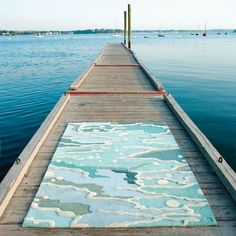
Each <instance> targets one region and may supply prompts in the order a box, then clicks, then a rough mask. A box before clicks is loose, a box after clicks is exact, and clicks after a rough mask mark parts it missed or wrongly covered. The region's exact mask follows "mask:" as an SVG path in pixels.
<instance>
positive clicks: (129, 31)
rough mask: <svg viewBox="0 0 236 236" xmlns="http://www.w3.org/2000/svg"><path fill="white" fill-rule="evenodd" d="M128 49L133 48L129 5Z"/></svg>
mask: <svg viewBox="0 0 236 236" xmlns="http://www.w3.org/2000/svg"><path fill="white" fill-rule="evenodd" d="M128 48H131V5H130V4H128Z"/></svg>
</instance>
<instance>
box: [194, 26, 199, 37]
mask: <svg viewBox="0 0 236 236" xmlns="http://www.w3.org/2000/svg"><path fill="white" fill-rule="evenodd" d="M195 35H196V36H198V35H199V24H198V26H197V32H196V33H195Z"/></svg>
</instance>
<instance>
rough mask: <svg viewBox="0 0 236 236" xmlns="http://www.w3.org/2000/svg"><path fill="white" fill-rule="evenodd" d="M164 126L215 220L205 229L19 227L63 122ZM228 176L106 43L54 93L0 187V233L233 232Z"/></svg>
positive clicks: (169, 102)
mask: <svg viewBox="0 0 236 236" xmlns="http://www.w3.org/2000/svg"><path fill="white" fill-rule="evenodd" d="M160 120H164V121H165V122H166V123H167V125H168V126H169V127H170V129H171V131H172V133H173V135H174V137H175V139H176V141H177V143H178V145H179V146H180V148H181V150H182V153H183V155H184V156H185V158H186V160H187V162H188V164H189V165H190V167H191V169H192V171H193V173H194V175H195V176H196V179H197V180H198V182H199V184H200V187H201V189H202V190H203V192H204V194H205V196H206V198H207V200H208V201H209V203H210V206H211V208H212V210H213V212H214V215H215V217H216V220H217V224H218V225H217V226H213V227H156V228H125V229H23V228H22V227H21V224H22V222H23V220H24V217H25V216H26V214H27V211H28V209H29V207H30V204H31V202H32V200H33V198H34V196H35V194H36V192H37V190H38V188H39V185H40V183H41V181H42V179H43V176H44V173H45V171H46V169H47V166H48V164H49V162H50V160H51V158H52V155H53V153H54V151H55V149H56V146H57V144H58V142H59V140H60V138H61V136H62V134H63V132H64V130H65V128H66V125H67V124H68V123H69V122H90V121H97V122H100V121H101V122H106V121H112V122H158V121H160ZM235 189H236V176H235V173H234V171H233V170H232V169H231V168H230V167H229V166H228V165H227V163H226V162H225V161H224V160H223V158H221V156H220V154H219V153H218V152H217V150H215V149H214V147H213V146H212V145H211V143H210V142H209V141H208V140H207V138H206V137H205V136H204V135H203V134H202V133H201V131H200V130H199V129H198V128H197V127H196V126H195V125H194V123H193V122H192V121H191V120H190V118H189V117H188V116H187V115H186V114H185V113H184V111H183V110H182V108H181V107H180V106H179V105H178V104H177V102H176V101H175V100H174V98H173V97H172V96H171V95H170V94H165V90H163V86H162V85H161V83H160V82H159V81H157V80H155V79H154V78H153V77H152V76H151V75H150V73H149V72H148V71H147V70H146V69H145V67H144V66H143V65H142V64H141V63H140V62H139V61H138V59H137V58H136V57H135V55H134V54H133V53H132V52H131V51H130V50H128V49H127V48H125V47H124V46H123V45H122V44H109V45H107V46H106V47H105V48H104V49H103V50H102V52H101V54H100V55H99V57H98V59H97V60H96V61H95V63H93V64H92V65H91V67H90V68H89V69H88V70H87V72H86V73H85V74H84V75H82V76H81V77H80V78H78V79H77V80H76V81H75V82H74V83H73V84H72V85H71V88H70V89H69V90H68V91H67V93H66V94H65V95H63V96H62V97H61V99H60V100H59V102H58V103H57V104H56V106H55V107H54V109H53V110H52V111H51V113H50V114H49V116H48V117H47V119H46V120H45V121H44V123H43V124H42V126H41V127H40V129H39V130H38V131H37V133H36V134H35V136H34V137H33V138H32V140H31V141H30V142H29V144H28V145H27V146H26V147H25V149H24V150H23V152H22V153H21V155H20V156H19V158H18V159H17V160H16V162H15V164H14V165H13V167H12V168H11V169H10V171H9V172H8V174H7V175H6V177H5V178H4V180H3V181H2V183H1V185H0V235H9V236H10V235H52V234H54V235H97V234H98V233H99V234H101V235H131V234H132V235H147V234H150V235H236V204H235V200H236V193H235Z"/></svg>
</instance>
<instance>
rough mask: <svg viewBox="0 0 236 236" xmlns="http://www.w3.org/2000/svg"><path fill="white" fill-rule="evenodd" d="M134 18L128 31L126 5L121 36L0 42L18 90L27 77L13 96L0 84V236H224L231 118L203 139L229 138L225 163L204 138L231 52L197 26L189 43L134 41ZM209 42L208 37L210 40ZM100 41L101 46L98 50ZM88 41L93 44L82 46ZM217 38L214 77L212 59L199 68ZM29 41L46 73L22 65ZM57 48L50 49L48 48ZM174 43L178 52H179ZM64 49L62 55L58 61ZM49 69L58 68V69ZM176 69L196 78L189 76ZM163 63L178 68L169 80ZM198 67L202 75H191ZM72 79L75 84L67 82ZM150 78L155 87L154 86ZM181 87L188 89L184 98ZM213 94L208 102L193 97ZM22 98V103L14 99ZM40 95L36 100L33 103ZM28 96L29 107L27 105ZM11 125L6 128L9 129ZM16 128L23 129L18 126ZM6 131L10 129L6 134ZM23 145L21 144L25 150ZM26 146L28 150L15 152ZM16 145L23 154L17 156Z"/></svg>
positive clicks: (42, 34) (159, 38) (235, 227)
mask: <svg viewBox="0 0 236 236" xmlns="http://www.w3.org/2000/svg"><path fill="white" fill-rule="evenodd" d="M85 5H86V4H85ZM136 7H137V5H136ZM177 7H178V6H177ZM135 9H136V10H137V8H135ZM133 17H134V19H136V20H137V18H136V14H133V9H132V11H131V4H128V7H127V11H124V12H123V15H122V18H123V20H122V24H123V29H122V30H120V29H117V26H116V22H115V28H114V30H111V29H106V28H102V29H97V28H96V29H94V30H90V29H83V30H82V29H81V30H51V29H50V31H49V30H43V29H42V30H41V31H34V30H31V31H27V30H26V31H17V30H0V35H1V36H3V37H2V38H4V39H2V38H0V40H1V42H3V46H4V45H6V47H5V48H6V50H5V51H4V53H5V58H6V61H7V60H9V58H12V54H11V53H9V52H11V50H12V51H13V52H14V54H15V50H14V49H13V48H14V47H13V48H12V49H11V50H9V48H8V45H9V46H10V48H11V47H12V45H13V46H16V47H18V51H19V55H21V57H19V56H18V57H17V62H18V64H19V63H20V64H21V67H18V72H19V74H21V76H22V78H23V77H24V75H25V76H26V78H24V79H23V80H22V83H21V86H19V84H18V85H17V86H16V87H15V88H14V89H13V91H14V93H11V91H12V87H11V88H10V89H9V90H8V89H7V88H8V87H10V86H11V85H12V84H14V83H15V81H14V80H10V79H9V82H8V83H6V85H4V83H5V82H4V81H5V79H3V80H2V82H0V83H1V84H0V85H1V86H2V85H4V87H5V88H6V89H5V91H6V90H7V91H8V92H7V95H6V92H4V93H3V96H2V98H1V100H3V103H2V104H1V103H0V105H1V107H0V108H2V107H3V114H4V115H3V116H2V117H0V128H1V127H8V130H7V132H6V130H5V129H4V128H3V129H2V131H3V132H2V134H1V137H0V158H1V159H2V160H1V163H0V164H1V166H5V169H4V170H3V171H1V172H0V180H1V178H3V179H2V181H1V182H0V235H7V234H8V235H17V236H18V235H52V234H56V235H69V234H70V235H97V234H102V235H147V234H148V235H183V236H184V235H186V236H187V235H222V236H223V235H229V236H230V235H235V232H236V220H235V219H236V173H235V162H234V153H233V151H232V150H234V146H233V143H232V140H233V139H232V138H231V136H232V137H233V134H234V131H235V129H234V126H233V125H231V123H232V122H233V119H232V118H233V115H234V109H232V110H231V113H230V112H223V113H221V114H220V116H221V120H223V121H224V122H226V121H227V120H228V121H229V122H228V126H229V127H227V126H225V127H224V125H223V123H222V125H221V126H222V127H221V130H217V129H215V130H214V132H218V134H220V133H227V129H228V128H230V131H229V133H228V135H227V137H226V135H223V136H225V138H224V137H223V136H222V135H221V136H219V137H218V140H219V138H220V139H221V144H222V143H224V145H225V148H226V149H227V150H226V151H225V149H222V147H221V146H220V145H218V144H217V142H215V141H216V140H217V139H212V137H211V135H212V133H210V135H209V132H206V131H207V129H208V131H209V130H210V129H212V130H213V127H214V125H215V124H216V123H217V120H215V119H214V117H217V114H218V113H219V112H220V102H219V101H221V100H222V96H221V94H222V92H224V87H225V86H226V84H227V83H225V84H221V86H220V87H221V89H220V90H219V88H218V87H217V86H218V82H219V81H221V80H220V74H219V73H217V71H221V70H223V68H228V73H229V75H230V73H231V72H232V71H231V63H232V62H231V61H232V60H230V59H229V58H227V55H228V52H229V51H227V50H226V49H227V48H229V47H232V45H233V43H234V41H233V36H232V35H228V32H230V31H228V30H225V29H223V28H222V30H220V29H215V30H209V24H211V23H209V22H208V21H207V20H205V24H204V26H200V24H198V27H197V31H196V30H192V31H191V30H189V31H188V30H186V31H185V30H183V31H182V30H179V31H175V32H174V31H173V30H161V29H159V30H156V31H148V30H147V31H146V30H144V31H135V35H133V33H134V31H132V28H133V21H132V20H131V19H133ZM167 22H168V20H167ZM200 28H201V29H204V30H202V31H201V30H200ZM137 32H138V34H136V33H137ZM168 32H171V34H168ZM180 32H182V33H183V32H185V33H184V34H185V35H183V34H182V33H180ZM212 32H216V35H215V36H213V37H212ZM223 32H224V35H223V36H222V35H221V34H223ZM75 34H80V36H75ZM83 34H88V36H82V35H83ZM92 34H93V35H95V34H99V36H92ZM105 34H109V35H108V36H107V35H106V36H105V41H104V35H105ZM230 34H231V33H230ZM232 34H233V33H232ZM23 35H27V36H23ZM137 36H138V37H137ZM196 36H199V37H196ZM52 37H53V38H54V39H53V38H52ZM92 37H94V38H96V40H95V41H94V42H95V43H94V42H92V43H91V44H90V42H89V41H90V40H91V38H92ZM216 37H217V38H218V39H217V40H219V37H222V40H226V39H227V40H228V43H229V45H225V46H224V47H222V48H220V47H219V48H218V49H217V50H218V51H222V50H223V51H224V52H225V57H226V58H227V60H226V61H224V62H223V61H222V63H221V65H220V66H219V65H218V67H215V65H217V57H215V58H214V59H211V60H210V61H209V60H208V58H210V57H211V56H213V55H215V54H216V52H215V51H214V52H211V50H206V48H208V49H211V46H212V43H211V42H216V41H215V39H216ZM22 38H23V39H25V41H24V40H23V41H24V44H26V45H27V46H26V47H24V48H21V47H20V45H21V42H22ZM30 38H34V39H33V41H34V47H35V46H36V47H38V50H39V51H40V50H43V51H41V54H40V55H37V53H34V58H35V56H43V53H42V52H44V56H43V57H42V58H43V59H46V60H44V63H46V64H47V68H48V70H45V71H44V69H45V68H46V67H45V65H40V63H38V62H37V61H36V60H33V59H32V60H31V59H30V55H31V54H30V50H31V49H30ZM59 38H60V43H59V44H53V43H52V42H53V41H52V39H53V40H54V42H55V40H58V39H59ZM83 38H84V39H85V41H84V45H83V46H82V44H81V43H82V41H81V39H83ZM194 38H195V39H194ZM201 38H202V39H201ZM61 39H63V40H64V42H63V43H61V42H62V41H61ZM212 40H213V41H212ZM72 41H74V42H72ZM120 41H122V42H120ZM177 41H180V42H182V43H184V44H185V47H183V45H182V46H181V47H178V46H177V45H180V44H179V43H177ZM144 42H145V43H144ZM189 42H190V43H189ZM15 43H16V44H15ZM192 43H193V47H194V48H195V54H194V56H193V51H192V53H190V54H189V52H190V51H189V45H191V44H192ZM210 44H211V45H210ZM47 45H51V48H50V49H49V48H47ZM73 45H74V46H76V47H73ZM166 45H168V47H166ZM200 45H201V47H200ZM0 46H1V44H0ZM67 47H69V48H70V53H68V51H63V50H64V48H67ZM99 47H100V52H99V53H98V50H97V49H98V48H99ZM76 48H77V49H79V52H77V50H76ZM223 48H224V49H223ZM94 49H95V50H94ZM199 49H200V50H199ZM203 49H204V50H203ZM80 50H81V51H80ZM178 51H179V52H178ZM52 52H55V53H52ZM82 52H83V53H82ZM176 52H178V53H177V54H175V53H176ZM206 52H207V54H205V58H202V59H201V60H200V58H201V57H202V56H203V55H204V53H206ZM230 52H232V51H230ZM6 53H7V54H6ZM155 53H157V54H156V55H155ZM49 54H50V55H51V56H52V61H50V60H48V59H49ZM208 54H209V55H210V57H209V55H208ZM211 54H212V55H211ZM76 55H77V56H76ZM78 55H79V56H78ZM137 55H138V56H137ZM140 55H141V58H142V59H141V60H140V59H139V56H140ZM199 56H200V57H199ZM76 57H77V59H76V60H73V58H76ZM59 58H61V59H63V60H61V62H60V64H58V60H59ZM91 58H93V60H91ZM95 58H96V59H95ZM154 58H156V59H158V60H155V59H154ZM187 58H191V60H192V61H193V62H192V63H193V64H192V65H194V67H196V71H195V73H194V74H191V73H192V72H191V70H193V67H192V66H190V65H191V62H187V61H186V60H187ZM2 60H3V58H0V64H1V62H2ZM28 60H30V63H32V65H30V64H29V63H27V61H28ZM191 60H190V61H191ZM221 60H222V58H221ZM6 61H4V62H3V65H5V66H3V67H2V68H3V69H4V70H3V72H4V73H5V72H6V71H8V72H9V74H8V75H9V78H11V77H12V74H11V73H14V72H16V68H17V65H18V64H16V62H13V64H9V65H10V66H11V69H9V65H8V64H7V63H6ZM31 61H32V62H31ZM91 61H92V63H91ZM176 61H178V62H176ZM227 61H228V63H227ZM173 62H175V63H177V64H179V65H178V66H177V67H176V69H177V70H176V71H175V68H174V67H173V68H172V65H173ZM185 62H187V63H186V64H185ZM199 62H200V63H199ZM206 62H207V63H206ZM14 63H15V64H14ZM197 63H198V64H197ZM53 64H54V66H53ZM200 64H202V66H203V67H201V66H197V65H200ZM225 64H227V66H225ZM36 65H37V66H36ZM32 66H33V67H34V68H35V69H36V70H35V71H34V70H32ZM86 66H88V67H87V69H85V68H86ZM147 66H148V67H147ZM212 66H214V71H215V73H213V70H212V69H211V68H212ZM40 67H41V68H43V70H40ZM73 67H74V70H73V69H72V70H70V69H71V68H73ZM204 67H205V69H204V70H202V69H203V68H204ZM20 68H22V69H20ZM30 68H31V71H30ZM58 68H59V70H58ZM75 68H77V69H75ZM78 68H79V69H78ZM148 68H150V69H151V71H152V72H150V70H149V69H148ZM160 68H161V69H160ZM57 70H58V72H56V71H57ZM201 70H202V71H201ZM53 71H54V72H53ZM75 71H76V76H78V75H79V76H78V77H77V79H75V80H74V79H73V78H75ZM193 71H194V70H193ZM204 71H205V72H206V74H204ZM153 72H154V73H155V74H153ZM159 72H160V75H161V76H157V74H159ZM189 72H190V73H189ZM4 73H3V74H4ZM42 73H49V74H50V73H51V75H53V77H54V79H53V80H51V81H50V80H48V79H47V78H46V77H47V76H49V75H47V76H46V77H45V78H44V77H43V76H42ZM58 74H60V75H59V77H63V75H66V76H65V77H64V78H63V80H64V83H65V84H67V86H68V84H70V83H71V84H70V85H69V86H68V88H67V89H66V90H64V92H63V93H62V90H61V89H60V88H65V87H64V85H63V83H61V82H60V79H59V80H58ZM202 74H204V76H206V77H207V79H208V80H212V81H211V82H209V81H208V82H207V79H206V80H205V81H206V82H204V83H202V82H201V81H202V80H201V79H200V80H198V79H197V78H201V76H202ZM30 75H32V78H30V82H29V81H28V79H27V76H30ZM209 75H212V76H213V75H214V79H211V77H209ZM15 76H17V73H16V75H15ZM67 76H68V77H67ZM224 77H227V73H226V74H224ZM35 78H37V79H36V80H35ZM68 78H69V79H68ZM159 78H160V79H159ZM167 78H168V79H167ZM186 78H187V80H186ZM229 79H231V78H229ZM218 80H219V81H218ZM45 81H46V84H45ZM25 82H26V83H28V87H27V86H25V85H24V84H25ZM68 82H69V83H68ZM188 83H189V84H192V86H190V88H188V86H189V85H188ZM212 83H213V84H214V88H212V92H213V94H209V96H203V95H204V91H210V89H209V88H208V87H209V85H210V84H212ZM49 84H50V86H51V90H49V89H48V88H47V87H48V86H49ZM32 85H33V86H32ZM193 85H195V86H193ZM21 87H22V88H24V89H23V90H22V91H21V93H23V100H22V101H20V99H18V97H19V96H21V95H20V93H19V94H18V93H17V89H19V88H21ZM231 87H232V88H231V90H232V89H233V83H232V86H231ZM39 91H44V92H43V96H42V97H41V99H38V94H39V93H41V92H39ZM58 91H60V98H59V99H58V95H56V94H57V93H58ZM195 91H197V96H196V95H194V93H195ZM190 94H192V95H190ZM13 95H14V96H13ZM29 95H30V96H31V101H28V100H27V97H28V96H29ZM5 96H7V97H8V101H7V103H6V101H5V100H4V99H5ZM211 96H213V97H214V99H215V100H214V102H213V103H214V106H213V105H212V104H213V103H212V102H211ZM227 96H229V97H230V96H231V95H230V89H228V94H226V93H225V97H224V100H225V101H227ZM11 97H12V98H11ZM181 97H182V99H181ZM191 97H192V98H194V99H195V105H194V102H193V101H191ZM55 98H56V99H58V100H57V102H56V104H55ZM14 99H15V100H19V102H23V104H22V105H23V108H24V110H25V111H24V112H23V114H21V111H20V109H21V106H20V103H19V104H17V103H15V105H16V107H17V109H14V107H13V106H12V103H14ZM35 101H37V103H35ZM199 101H204V103H201V102H199ZM45 102H46V103H48V104H52V105H51V107H50V105H48V107H50V109H49V110H48V111H45V109H44V108H43V106H42V104H43V103H45ZM7 104H8V105H7ZM36 104H38V105H36ZM54 104H55V105H54ZM232 104H233V101H232V102H230V103H229V107H230V105H231V106H232ZM29 106H30V107H31V108H30V107H29ZM32 106H34V108H32ZM215 106H218V109H219V111H218V110H216V109H215V108H214V107H215ZM190 107H191V109H190V110H189V108H190ZM7 109H10V110H9V111H7ZM199 109H200V110H201V111H202V114H203V113H204V115H203V118H204V119H203V120H202V121H201V122H200V123H199V120H198V119H196V116H195V117H194V116H192V114H194V111H197V110H199ZM4 111H5V112H4ZM16 111H18V113H17V112H16ZM34 111H35V112H36V113H37V114H38V117H37V119H38V120H37V121H36V120H35V119H32V120H31V121H30V122H29V120H30V117H35V116H34V114H33V113H34ZM225 111H226V109H225ZM32 112H33V113H32ZM191 112H192V113H191ZM209 112H210V113H212V114H211V115H210V113H209ZM217 112H218V113H217ZM6 114H7V115H8V117H9V118H7V119H5V118H4V117H5V115H6ZM14 116H17V119H16V118H15V121H14V119H11V117H14ZM42 117H43V119H44V121H43V122H42V120H43V119H42ZM22 118H23V119H24V122H23V123H20V122H18V121H20V120H21V119H22ZM17 120H18V121H17ZM3 121H4V122H3ZM12 121H13V122H14V125H11V127H10V128H9V125H10V124H12V123H11V122H12ZM230 122H231V123H230ZM30 124H31V125H30ZM32 125H33V126H32ZM204 125H205V126H204ZM33 127H34V128H33ZM206 128H207V129H206ZM21 130H23V131H21ZM29 131H30V132H31V135H29ZM35 131H36V132H35ZM34 132H35V133H34ZM12 133H16V134H17V135H12ZM33 133H34V134H33ZM27 135H28V136H29V137H31V139H30V138H29V137H28V140H27ZM9 137H10V138H9ZM29 139H30V140H29ZM6 140H7V142H8V143H9V142H10V146H9V147H8V146H7V145H9V144H7V145H6ZM14 140H20V141H14ZM25 140H27V141H29V142H28V144H26V143H25V144H24V145H23V143H24V142H25ZM229 140H231V141H230V142H229ZM2 144H3V145H2ZM216 144H217V145H216ZM20 145H23V146H24V148H22V149H21V150H20V148H19V147H20ZM2 146H3V149H2ZM13 147H14V148H13ZM218 147H219V149H220V150H218ZM227 147H228V148H227ZM8 149H9V150H10V151H9V152H8V151H7V150H8ZM14 149H15V150H18V154H19V153H20V154H19V155H18V154H17V156H18V157H17V158H14V156H16V154H14V155H13V154H12V153H13V152H14ZM2 150H3V151H2ZM19 150H20V151H21V152H19ZM222 150H223V153H222V152H221V151H222ZM6 153H7V154H6ZM225 154H226V155H225ZM228 154H230V156H228ZM12 160H14V162H12ZM228 161H229V162H228ZM6 166H8V169H9V170H7V168H6ZM10 166H11V167H10ZM7 171H8V172H7Z"/></svg>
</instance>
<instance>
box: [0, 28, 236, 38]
mask: <svg viewBox="0 0 236 236" xmlns="http://www.w3.org/2000/svg"><path fill="white" fill-rule="evenodd" d="M122 32H123V31H122V30H121V29H87V30H68V31H61V30H48V31H47V30H29V31H15V30H0V36H19V35H58V34H112V33H113V34H116V33H118V34H119V33H122ZM133 32H134V33H194V32H197V30H174V29H171V30H133ZM200 32H202V30H200ZM208 32H212V33H214V32H216V33H217V32H220V33H222V32H227V33H236V29H209V30H208Z"/></svg>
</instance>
